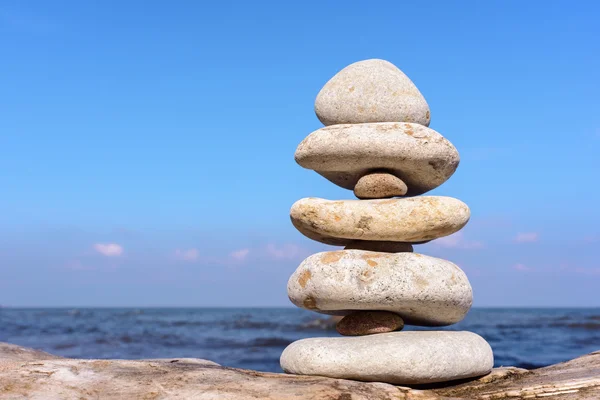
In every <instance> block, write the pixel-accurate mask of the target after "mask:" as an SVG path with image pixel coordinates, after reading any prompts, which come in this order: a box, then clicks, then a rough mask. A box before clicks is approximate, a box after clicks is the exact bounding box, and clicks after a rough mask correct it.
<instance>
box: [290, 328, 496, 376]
mask: <svg viewBox="0 0 600 400" xmlns="http://www.w3.org/2000/svg"><path fill="white" fill-rule="evenodd" d="M493 365H494V356H493V354H492V349H491V347H490V345H489V344H488V343H487V342H486V341H485V340H484V339H483V338H482V337H481V336H479V335H476V334H475V333H472V332H466V331H459V332H452V331H428V332H405V331H403V332H391V333H382V334H378V335H369V336H358V337H333V338H311V339H302V340H299V341H297V342H294V343H292V344H290V345H289V346H288V347H287V348H286V349H285V350H284V351H283V353H282V354H281V368H283V370H284V371H285V372H287V373H291V374H299V375H318V376H327V377H331V378H342V379H356V380H360V381H373V382H386V383H393V384H397V385H415V384H424V383H434V382H445V381H450V380H455V379H465V378H472V377H477V376H481V375H485V374H487V373H489V372H490V371H491V369H492V367H493Z"/></svg>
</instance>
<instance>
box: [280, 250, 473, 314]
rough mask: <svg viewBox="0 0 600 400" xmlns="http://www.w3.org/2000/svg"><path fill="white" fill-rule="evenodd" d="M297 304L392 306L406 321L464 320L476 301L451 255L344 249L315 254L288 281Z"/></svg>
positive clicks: (334, 308) (335, 308) (330, 310)
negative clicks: (451, 259)
mask: <svg viewBox="0 0 600 400" xmlns="http://www.w3.org/2000/svg"><path fill="white" fill-rule="evenodd" d="M287 293H288V297H289V298H290V300H291V301H292V303H294V304H295V305H296V306H298V307H301V308H305V309H308V310H313V311H317V312H321V313H325V314H334V315H345V314H348V313H349V312H350V311H356V310H372V311H391V312H394V313H396V314H398V315H400V317H401V318H402V319H403V320H404V322H405V324H406V325H422V326H443V325H451V324H454V323H457V322H459V321H460V320H462V319H463V318H464V317H465V315H466V314H467V312H468V311H469V309H470V308H471V305H472V303H473V290H472V289H471V284H470V283H469V280H468V279H467V276H466V275H465V273H464V272H463V271H462V270H461V269H460V268H459V267H458V266H456V265H455V264H453V263H451V262H450V261H446V260H442V259H440V258H435V257H429V256H425V255H422V254H418V253H378V252H371V251H364V250H340V251H328V252H322V253H317V254H313V255H312V256H310V257H308V258H307V259H305V260H304V261H303V262H302V264H300V266H299V267H298V268H297V269H296V271H295V272H294V273H293V274H292V276H291V277H290V279H289V281H288V286H287Z"/></svg>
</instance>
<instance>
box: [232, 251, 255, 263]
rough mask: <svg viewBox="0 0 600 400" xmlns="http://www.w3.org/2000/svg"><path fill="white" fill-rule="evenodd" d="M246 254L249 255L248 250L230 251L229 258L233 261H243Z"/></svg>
mask: <svg viewBox="0 0 600 400" xmlns="http://www.w3.org/2000/svg"><path fill="white" fill-rule="evenodd" d="M248 254H250V249H239V250H236V251H232V252H231V253H230V254H229V257H230V258H232V259H233V260H235V261H244V260H245V259H246V258H247V257H248Z"/></svg>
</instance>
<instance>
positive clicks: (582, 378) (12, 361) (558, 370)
mask: <svg viewBox="0 0 600 400" xmlns="http://www.w3.org/2000/svg"><path fill="white" fill-rule="evenodd" d="M542 398H543V399H552V400H554V399H600V351H598V352H594V353H591V354H588V355H585V356H583V357H579V358H576V359H574V360H571V361H568V362H564V363H560V364H556V365H552V366H550V367H546V368H539V369H535V370H525V369H519V368H512V367H509V368H496V369H494V371H493V372H492V373H491V374H489V375H487V376H485V377H482V378H479V379H475V380H471V381H468V382H454V383H453V384H452V385H446V386H443V387H442V386H438V387H421V388H407V387H400V386H393V385H388V384H385V383H366V382H356V381H350V380H343V379H331V378H322V377H310V376H295V375H287V374H274V373H263V372H256V371H250V370H243V369H237V368H226V367H221V366H219V365H218V364H216V363H213V362H211V361H205V360H199V359H186V358H181V359H162V360H136V361H129V360H79V359H66V358H60V357H57V356H53V355H51V354H48V353H44V352H41V351H37V350H32V349H27V348H23V347H19V346H15V345H10V344H6V343H0V399H36V400H37V399H40V400H41V399H43V400H53V399H61V400H62V399H203V400H204V399H210V400H213V399H215V400H216V399H220V400H221V399H222V400H233V399H235V400H238V399H278V400H286V399H328V400H359V399H365V400H367V399H369V400H376V399H386V400H392V399H394V400H400V399H422V400H441V399H542Z"/></svg>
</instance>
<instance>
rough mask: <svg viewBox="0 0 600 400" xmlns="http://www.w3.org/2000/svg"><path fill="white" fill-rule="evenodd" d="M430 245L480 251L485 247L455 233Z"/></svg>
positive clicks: (479, 242) (481, 243)
mask: <svg viewBox="0 0 600 400" xmlns="http://www.w3.org/2000/svg"><path fill="white" fill-rule="evenodd" d="M431 243H432V245H434V246H437V247H443V248H446V249H466V250H467V249H481V248H483V247H485V245H484V243H483V242H482V241H479V240H468V239H466V238H465V235H464V234H463V233H462V232H456V233H454V234H452V235H450V236H445V237H443V238H439V239H436V240H434V241H433V242H431Z"/></svg>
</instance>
